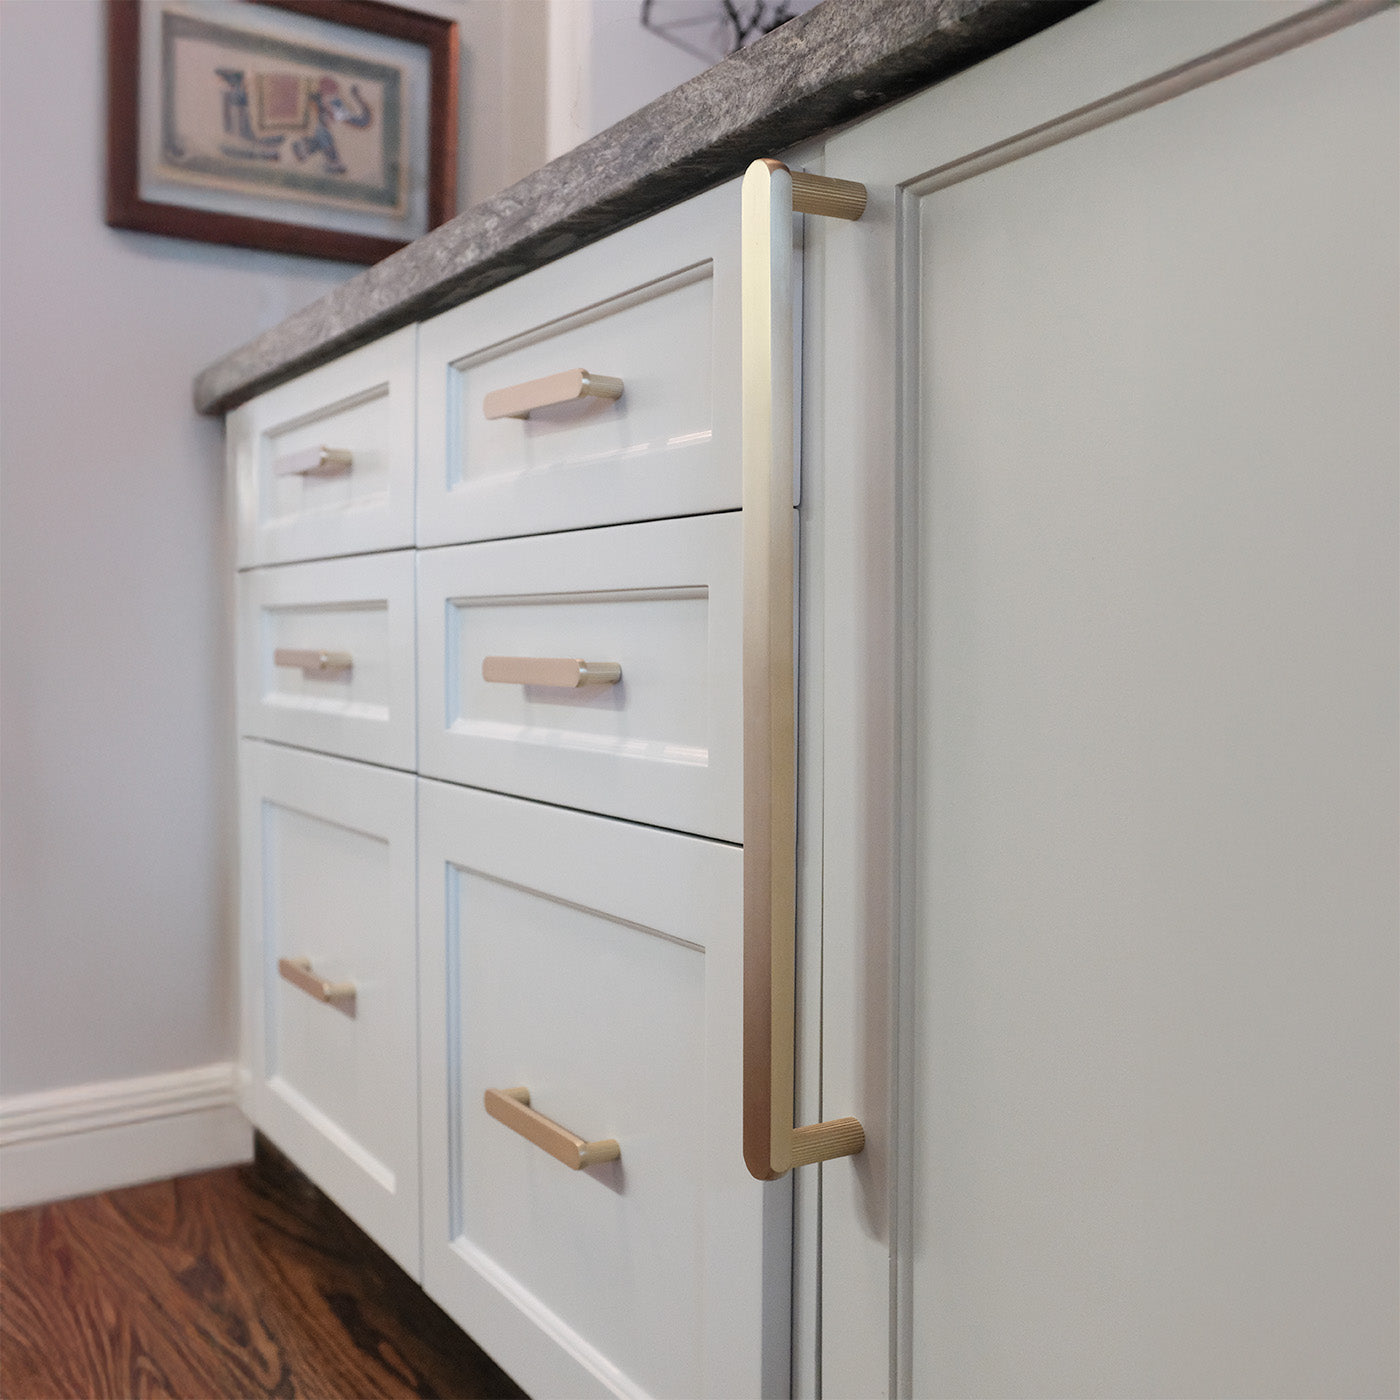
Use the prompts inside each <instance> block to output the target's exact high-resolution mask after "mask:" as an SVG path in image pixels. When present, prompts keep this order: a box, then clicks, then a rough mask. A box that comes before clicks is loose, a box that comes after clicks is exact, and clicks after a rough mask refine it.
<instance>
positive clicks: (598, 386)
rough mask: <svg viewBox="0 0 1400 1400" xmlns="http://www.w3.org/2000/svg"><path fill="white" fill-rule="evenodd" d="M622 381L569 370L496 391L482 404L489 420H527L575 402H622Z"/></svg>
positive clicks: (603, 375)
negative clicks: (541, 411)
mask: <svg viewBox="0 0 1400 1400" xmlns="http://www.w3.org/2000/svg"><path fill="white" fill-rule="evenodd" d="M621 397H622V380H620V379H614V378H613V377H612V375H610V374H589V372H588V371H587V370H586V369H566V370H564V371H562V372H561V373H559V374H547V375H545V377H544V378H543V379H532V380H530V381H529V382H528V383H526V384H512V385H511V386H510V387H509V388H507V389H493V390H492V391H491V392H490V393H489V394H487V396H486V397H485V398H484V399H483V400H482V401H481V411H482V412H483V413H484V414H485V415H486V416H487V417H488V418H528V417H529V416H530V414H531V413H532V412H533V411H534V410H535V409H537V408H553V407H555V405H556V404H561V403H572V402H573V401H574V400H575V399H620V398H621Z"/></svg>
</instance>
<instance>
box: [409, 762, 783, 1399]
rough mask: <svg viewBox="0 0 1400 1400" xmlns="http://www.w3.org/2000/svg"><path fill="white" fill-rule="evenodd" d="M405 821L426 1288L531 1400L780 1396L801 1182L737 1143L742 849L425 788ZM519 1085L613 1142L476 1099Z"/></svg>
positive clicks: (546, 1107)
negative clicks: (568, 1149)
mask: <svg viewBox="0 0 1400 1400" xmlns="http://www.w3.org/2000/svg"><path fill="white" fill-rule="evenodd" d="M419 824H420V835H421V847H420V864H421V880H420V886H419V888H420V901H421V903H420V926H421V928H422V937H423V962H422V982H421V1006H422V1016H423V1023H422V1037H421V1044H422V1055H423V1059H422V1076H421V1078H422V1085H423V1096H424V1097H423V1173H424V1175H423V1187H424V1200H423V1204H424V1287H425V1288H426V1289H427V1290H428V1292H429V1293H430V1294H431V1295H432V1296H433V1297H435V1298H436V1299H437V1300H438V1301H439V1302H440V1303H442V1304H443V1306H444V1307H445V1308H447V1310H448V1311H449V1312H450V1313H452V1314H453V1315H454V1316H455V1317H456V1318H457V1319H458V1320H459V1321H460V1322H461V1323H462V1325H463V1326H464V1327H467V1328H469V1329H470V1331H471V1333H472V1335H473V1336H475V1337H476V1338H477V1339H478V1340H479V1341H480V1342H481V1343H482V1344H483V1345H484V1346H485V1347H486V1348H487V1349H488V1350H489V1351H490V1352H491V1353H492V1354H493V1355H494V1356H495V1357H496V1359H497V1360H498V1361H500V1363H501V1364H502V1365H503V1366H505V1368H506V1369H507V1370H508V1371H509V1372H510V1373H511V1374H512V1375H513V1376H514V1377H515V1378H516V1380H517V1381H519V1382H520V1384H521V1385H523V1386H524V1387H525V1389H526V1390H527V1391H528V1392H529V1393H530V1394H531V1395H533V1396H536V1397H538V1400H545V1397H548V1396H561V1397H562V1396H568V1397H580V1396H592V1395H610V1394H611V1395H625V1396H636V1395H667V1396H700V1395H712V1396H741V1395H759V1394H764V1395H767V1394H787V1384H786V1381H787V1377H786V1366H787V1325H788V1301H787V1289H788V1273H789V1267H788V1261H787V1257H786V1255H785V1253H784V1249H783V1248H781V1247H778V1244H779V1240H780V1239H781V1238H782V1236H783V1234H784V1233H785V1229H786V1224H787V1219H788V1212H789V1210H790V1197H789V1194H788V1187H787V1183H785V1182H778V1183H773V1184H771V1185H768V1186H764V1185H762V1184H760V1183H758V1182H756V1181H754V1180H753V1179H752V1178H750V1177H749V1175H748V1173H747V1171H746V1170H745V1168H744V1165H743V1157H742V1150H741V1144H740V1134H741V1128H740V1097H741V1081H742V1073H741V1066H740V1059H741V1046H740V1026H741V1020H742V1018H741V1015H740V1001H741V978H742V970H741V969H742V957H741V943H742V935H741V906H742V879H743V874H742V871H743V860H742V854H741V852H740V851H739V850H738V849H736V848H735V847H732V846H727V845H724V844H722V843H718V842H713V841H704V840H699V839H697V838H694V837H689V836H680V835H677V834H676V833H674V832H664V831H657V830H654V829H652V828H648V827H640V826H635V825H631V824H628V823H624V822H615V821H608V820H605V819H603V818H599V817H593V816H587V815H583V814H581V813H577V812H567V811H563V810H560V809H558V808H553V807H548V806H542V805H539V804H535V803H529V802H522V801H519V800H516V799H512V798H506V797H499V796H496V795H494V794H491V793H482V792H476V791H473V790H471V789H467V788H459V787H453V786H450V785H445V784H441V783H434V782H429V781H422V782H420V784H419ZM521 1087H523V1088H525V1089H528V1091H529V1095H530V1100H531V1106H532V1107H533V1108H534V1109H536V1110H537V1111H538V1112H539V1113H541V1114H543V1115H545V1116H546V1117H548V1118H549V1119H551V1120H553V1121H555V1122H557V1123H559V1124H561V1125H562V1126H563V1127H564V1128H566V1129H568V1130H570V1131H571V1132H573V1133H575V1134H578V1135H579V1136H581V1137H583V1138H586V1139H589V1140H605V1139H613V1140H615V1141H616V1143H617V1144H618V1148H619V1151H620V1156H619V1158H618V1160H616V1161H610V1162H604V1163H600V1164H598V1165H593V1166H585V1167H583V1168H582V1169H579V1170H570V1169H569V1167H568V1166H566V1165H564V1164H563V1163H562V1162H560V1161H559V1160H556V1159H555V1157H553V1156H551V1155H549V1154H548V1153H547V1152H546V1151H544V1150H542V1149H541V1148H540V1147H539V1146H537V1145H535V1143H534V1142H532V1141H529V1140H527V1139H526V1138H525V1137H523V1136H521V1135H520V1134H518V1133H517V1132H515V1131H512V1129H511V1128H510V1127H508V1126H507V1125H506V1124H504V1123H502V1122H500V1121H498V1120H497V1119H496V1118H494V1117H492V1116H490V1115H489V1114H488V1113H487V1111H486V1109H485V1106H484V1099H485V1095H486V1091H487V1090H488V1089H495V1090H503V1089H517V1088H521ZM765 1222H766V1224H767V1226H768V1228H769V1230H770V1232H771V1231H774V1230H776V1231H777V1232H778V1233H777V1234H772V1233H770V1235H769V1237H768V1238H769V1246H770V1252H769V1254H768V1261H769V1264H768V1267H769V1276H768V1277H767V1279H766V1280H765V1277H764V1239H765V1235H764V1227H765ZM765 1282H766V1284H767V1288H766V1289H765Z"/></svg>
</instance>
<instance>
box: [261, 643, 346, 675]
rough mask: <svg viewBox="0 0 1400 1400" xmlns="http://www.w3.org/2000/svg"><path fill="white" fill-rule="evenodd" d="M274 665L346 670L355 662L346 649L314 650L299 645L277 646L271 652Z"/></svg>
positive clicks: (313, 669)
mask: <svg viewBox="0 0 1400 1400" xmlns="http://www.w3.org/2000/svg"><path fill="white" fill-rule="evenodd" d="M272 664H273V665H274V666H292V667H295V668H296V669H297V670H299V671H321V672H327V671H348V670H350V669H351V667H352V666H353V665H354V664H355V662H354V658H353V657H352V656H351V655H350V653H349V652H348V651H316V650H315V649H314V648H312V649H303V648H299V647H278V648H277V650H276V651H274V652H273V653H272Z"/></svg>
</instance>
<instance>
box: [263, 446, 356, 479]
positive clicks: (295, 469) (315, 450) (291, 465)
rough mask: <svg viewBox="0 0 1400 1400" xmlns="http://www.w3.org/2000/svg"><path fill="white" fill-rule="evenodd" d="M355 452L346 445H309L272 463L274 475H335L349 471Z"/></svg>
mask: <svg viewBox="0 0 1400 1400" xmlns="http://www.w3.org/2000/svg"><path fill="white" fill-rule="evenodd" d="M354 462H355V454H354V453H353V452H351V451H350V450H349V449H348V448H345V447H307V448H304V449H303V450H302V451H300V452H290V453H288V454H287V455H286V456H285V457H278V458H276V459H275V460H274V461H273V463H272V473H273V475H274V476H334V475H335V474H336V473H337V472H345V471H349V470H350V468H351V467H352V466H353V465H354Z"/></svg>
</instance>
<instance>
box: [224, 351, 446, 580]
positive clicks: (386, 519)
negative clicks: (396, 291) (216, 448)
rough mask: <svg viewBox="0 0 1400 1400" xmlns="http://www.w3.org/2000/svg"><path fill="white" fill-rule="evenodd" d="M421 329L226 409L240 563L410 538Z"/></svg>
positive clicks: (390, 544) (353, 550) (386, 545)
mask: <svg viewBox="0 0 1400 1400" xmlns="http://www.w3.org/2000/svg"><path fill="white" fill-rule="evenodd" d="M417 334H418V333H417V328H416V327H413V326H409V327H406V328H405V329H403V330H400V331H395V332H394V333H393V334H392V335H388V336H385V338H384V339H383V340H379V341H376V342H375V343H374V344H372V345H366V346H364V347H363V348H362V349H360V350H355V351H352V352H351V353H350V354H348V355H345V356H342V358H340V359H339V360H336V361H335V362H334V363H332V364H329V365H325V366H323V367H322V368H320V369H315V370H312V371H311V372H310V373H309V374H305V375H303V376H302V377H301V378H300V379H296V380H293V381H292V382H291V383H290V384H284V385H282V386H281V387H280V388H277V389H273V390H271V391H270V392H269V393H266V394H264V395H262V397H261V398H257V399H254V400H253V401H252V402H251V403H248V404H246V405H245V406H244V407H242V408H240V409H237V410H236V411H235V412H234V413H232V414H230V415H229V419H228V433H229V450H230V453H231V456H232V461H233V464H234V482H235V490H236V492H237V512H238V563H239V567H240V568H248V567H250V566H252V565H255V564H281V563H285V562H288V561H290V560H295V559H317V558H324V557H328V556H331V555H338V554H358V553H363V552H365V551H368V550H379V549H397V548H400V547H402V546H404V545H411V544H412V543H413V455H414V443H413V432H414V426H413V424H414V384H415V354H416V345H417Z"/></svg>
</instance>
